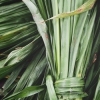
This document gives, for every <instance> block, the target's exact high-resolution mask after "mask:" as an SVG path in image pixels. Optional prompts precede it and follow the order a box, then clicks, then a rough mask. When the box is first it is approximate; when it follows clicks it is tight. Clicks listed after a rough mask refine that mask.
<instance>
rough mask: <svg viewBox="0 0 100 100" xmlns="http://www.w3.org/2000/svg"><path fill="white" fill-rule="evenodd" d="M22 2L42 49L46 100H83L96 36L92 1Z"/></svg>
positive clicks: (38, 0)
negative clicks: (47, 69) (47, 72)
mask: <svg viewBox="0 0 100 100" xmlns="http://www.w3.org/2000/svg"><path fill="white" fill-rule="evenodd" d="M23 1H24V3H25V4H26V5H27V7H28V8H29V9H30V11H31V13H32V15H33V19H34V21H35V22H36V24H37V27H38V31H39V33H40V35H41V36H42V38H43V41H44V44H45V47H46V54H47V59H48V63H49V67H50V75H48V76H47V78H46V85H47V90H48V95H49V98H50V100H57V99H59V100H70V99H71V100H74V99H75V100H82V98H83V97H85V96H86V94H85V93H84V91H83V88H84V85H85V83H84V78H85V73H86V69H87V66H88V63H89V60H90V55H91V52H92V46H93V44H94V41H95V40H94V39H95V38H94V37H95V36H96V35H97V34H98V32H96V29H95V27H94V26H95V25H96V23H95V19H96V14H97V7H96V6H95V7H94V8H93V9H92V10H90V9H91V8H92V7H93V5H94V3H95V1H96V0H87V1H86V0H80V1H74V0H73V1H71V0H49V1H46V0H31V1H30V0H23ZM52 16H53V17H52ZM59 18H60V19H59ZM45 20H46V22H45ZM49 20H50V21H49ZM96 27H99V26H98V25H96ZM96 38H98V37H96ZM98 44H99V42H98ZM48 95H46V97H44V98H46V99H47V98H48ZM44 98H42V99H43V100H44Z"/></svg>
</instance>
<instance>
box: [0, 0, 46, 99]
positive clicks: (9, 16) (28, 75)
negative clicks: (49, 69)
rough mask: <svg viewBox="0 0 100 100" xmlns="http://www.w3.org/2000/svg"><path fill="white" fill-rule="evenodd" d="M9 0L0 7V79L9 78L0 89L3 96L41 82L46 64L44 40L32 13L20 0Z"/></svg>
mask: <svg viewBox="0 0 100 100" xmlns="http://www.w3.org/2000/svg"><path fill="white" fill-rule="evenodd" d="M5 1H6V0H4V2H3V1H0V2H1V4H5ZM12 1H13V0H11V4H10V2H6V5H2V6H0V80H1V79H3V78H8V79H7V81H6V83H5V84H4V85H3V87H2V89H3V90H2V92H0V95H3V97H7V96H8V95H10V94H11V93H13V92H17V91H21V90H22V89H23V88H25V87H29V86H32V84H33V83H35V84H36V83H39V84H41V80H39V79H38V77H39V76H40V75H41V74H42V75H43V71H44V68H45V67H46V66H47V62H46V58H45V52H44V51H45V49H44V46H43V42H42V39H41V37H40V35H39V34H38V31H37V28H36V25H35V24H34V22H33V20H32V16H31V13H30V12H29V10H28V8H27V7H26V6H25V4H24V3H23V2H16V3H12ZM21 76H22V77H21ZM32 76H34V79H33V77H32ZM20 77H21V78H20ZM19 79H20V81H19ZM18 81H19V82H18ZM22 82H23V84H22ZM15 87H16V89H15V90H14V88H15ZM0 88H1V87H0ZM41 88H42V87H41ZM0 91H1V89H0ZM1 93H2V94H1ZM7 100H8V99H7ZM10 100H11V99H10Z"/></svg>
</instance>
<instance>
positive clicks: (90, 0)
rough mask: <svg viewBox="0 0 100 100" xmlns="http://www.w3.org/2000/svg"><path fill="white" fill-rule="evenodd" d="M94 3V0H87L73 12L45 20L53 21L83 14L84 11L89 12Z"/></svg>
mask: <svg viewBox="0 0 100 100" xmlns="http://www.w3.org/2000/svg"><path fill="white" fill-rule="evenodd" d="M95 2H96V0H88V1H86V2H85V3H84V4H83V5H82V6H80V7H79V8H78V9H76V10H74V11H71V12H65V13H61V14H58V15H56V16H54V17H51V18H49V19H47V20H51V19H55V18H64V17H69V16H73V15H77V14H80V13H83V12H85V11H88V10H90V9H91V8H92V7H93V6H94V4H95ZM47 20H46V21H47Z"/></svg>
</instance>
